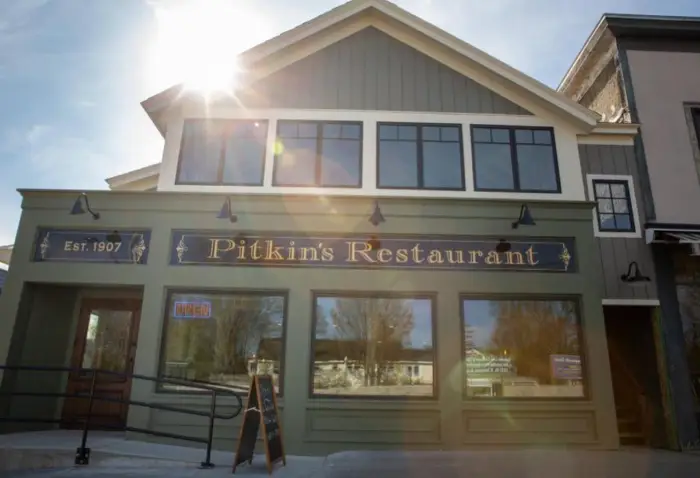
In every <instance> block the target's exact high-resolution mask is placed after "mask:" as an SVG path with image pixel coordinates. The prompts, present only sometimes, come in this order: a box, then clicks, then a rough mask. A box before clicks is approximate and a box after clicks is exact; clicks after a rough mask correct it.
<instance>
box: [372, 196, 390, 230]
mask: <svg viewBox="0 0 700 478" xmlns="http://www.w3.org/2000/svg"><path fill="white" fill-rule="evenodd" d="M369 222H371V223H372V225H374V226H378V225H380V224H381V223H383V222H386V219H384V215H383V214H382V211H381V210H380V209H379V202H378V201H375V202H374V212H373V213H372V215H371V216H370V218H369Z"/></svg>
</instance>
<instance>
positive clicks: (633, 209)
mask: <svg viewBox="0 0 700 478" xmlns="http://www.w3.org/2000/svg"><path fill="white" fill-rule="evenodd" d="M596 181H599V182H613V183H621V182H625V183H626V184H627V193H628V194H629V197H628V199H629V207H630V216H631V222H632V227H633V229H632V230H631V231H610V230H602V231H601V230H600V216H599V214H598V203H597V200H596V194H595V182H596ZM586 183H587V186H588V200H589V201H591V202H593V203H595V205H594V207H593V232H594V235H595V237H608V238H613V237H617V238H641V237H642V228H641V226H640V222H641V218H640V216H639V207H638V204H637V196H636V194H635V190H634V177H633V176H632V175H631V174H586Z"/></svg>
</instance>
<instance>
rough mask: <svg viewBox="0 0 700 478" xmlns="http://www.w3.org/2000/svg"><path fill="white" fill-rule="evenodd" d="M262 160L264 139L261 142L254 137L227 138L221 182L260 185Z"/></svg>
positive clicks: (263, 156)
mask: <svg viewBox="0 0 700 478" xmlns="http://www.w3.org/2000/svg"><path fill="white" fill-rule="evenodd" d="M265 129H267V128H266V127H265ZM264 160H265V140H264V138H262V140H261V139H257V138H255V137H254V136H249V137H243V138H238V137H235V136H234V137H229V139H228V140H227V141H226V149H225V152H224V177H223V182H225V183H227V184H259V185H262V182H263V162H264Z"/></svg>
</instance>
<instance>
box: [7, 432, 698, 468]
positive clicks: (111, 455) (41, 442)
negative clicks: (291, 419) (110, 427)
mask: <svg viewBox="0 0 700 478" xmlns="http://www.w3.org/2000/svg"><path fill="white" fill-rule="evenodd" d="M79 437H80V433H79V432H74V431H65V430H57V431H51V432H36V433H18V434H11V435H0V477H17V478H19V477H25V478H30V477H37V478H39V477H44V478H49V477H63V476H86V477H87V476H92V477H102V478H112V477H118V476H154V477H155V476H167V477H170V478H177V477H210V478H215V477H223V476H231V464H232V461H233V453H232V452H221V451H214V452H213V453H212V461H213V462H214V463H215V464H216V465H217V466H216V468H214V469H211V470H201V469H199V468H198V465H199V463H200V462H201V461H202V459H203V458H204V451H203V450H202V449H201V448H190V447H182V446H172V445H162V444H157V443H149V442H140V441H134V440H126V439H125V438H124V437H123V435H122V434H119V433H100V432H93V433H91V434H90V441H89V446H90V448H91V449H92V457H91V463H90V465H88V466H85V467H75V466H73V458H74V453H75V446H76V444H77V443H79V441H80V440H79ZM28 467H33V468H35V469H34V470H26V468H28ZM23 468H24V469H25V470H24V471H21V470H22V469H23ZM3 470H7V471H6V472H5V473H3ZM9 470H14V471H9ZM236 476H247V477H263V476H269V475H268V473H267V469H266V467H265V456H264V455H258V456H256V457H255V459H254V461H253V466H251V467H248V466H241V467H239V468H238V470H236ZM273 476H274V477H275V478H373V477H377V478H412V477H415V478H419V477H420V478H426V477H429V478H473V477H480V478H489V477H493V478H511V477H512V478H516V477H517V478H666V477H673V478H698V477H700V455H699V454H695V453H683V454H681V453H675V452H667V451H655V450H646V449H623V450H620V451H609V452H606V451H585V450H576V451H573V450H571V451H567V450H561V449H532V450H489V451H486V450H481V451H476V450H475V451H454V452H401V451H393V452H366V451H348V452H342V453H335V454H332V455H329V456H328V457H325V458H324V457H300V456H288V457H287V466H282V465H281V464H277V465H275V467H274V471H273Z"/></svg>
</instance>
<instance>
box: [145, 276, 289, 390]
mask: <svg viewBox="0 0 700 478" xmlns="http://www.w3.org/2000/svg"><path fill="white" fill-rule="evenodd" d="M175 294H208V295H247V296H262V297H265V296H278V297H282V298H283V300H284V305H283V307H282V314H283V317H284V319H283V320H282V348H281V351H280V355H281V357H280V373H279V387H278V388H279V392H278V393H277V396H278V397H283V396H284V370H285V363H286V360H285V358H286V354H287V323H288V322H289V320H288V313H289V289H223V288H222V289H219V288H211V287H209V288H206V287H203V288H197V287H192V288H186V287H172V288H166V289H165V304H164V305H165V306H164V307H163V323H162V326H161V337H160V350H159V351H158V372H157V375H156V377H157V378H159V379H160V378H162V377H164V375H163V372H164V371H165V353H166V346H167V341H168V324H169V322H170V321H169V320H168V319H169V317H170V304H171V303H172V302H171V301H172V297H173V295H175ZM164 385H165V384H163V383H160V382H157V383H156V387H155V392H156V393H157V394H164V395H193V396H202V395H207V394H208V393H209V392H208V391H206V390H168V389H167V388H165V387H164Z"/></svg>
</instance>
